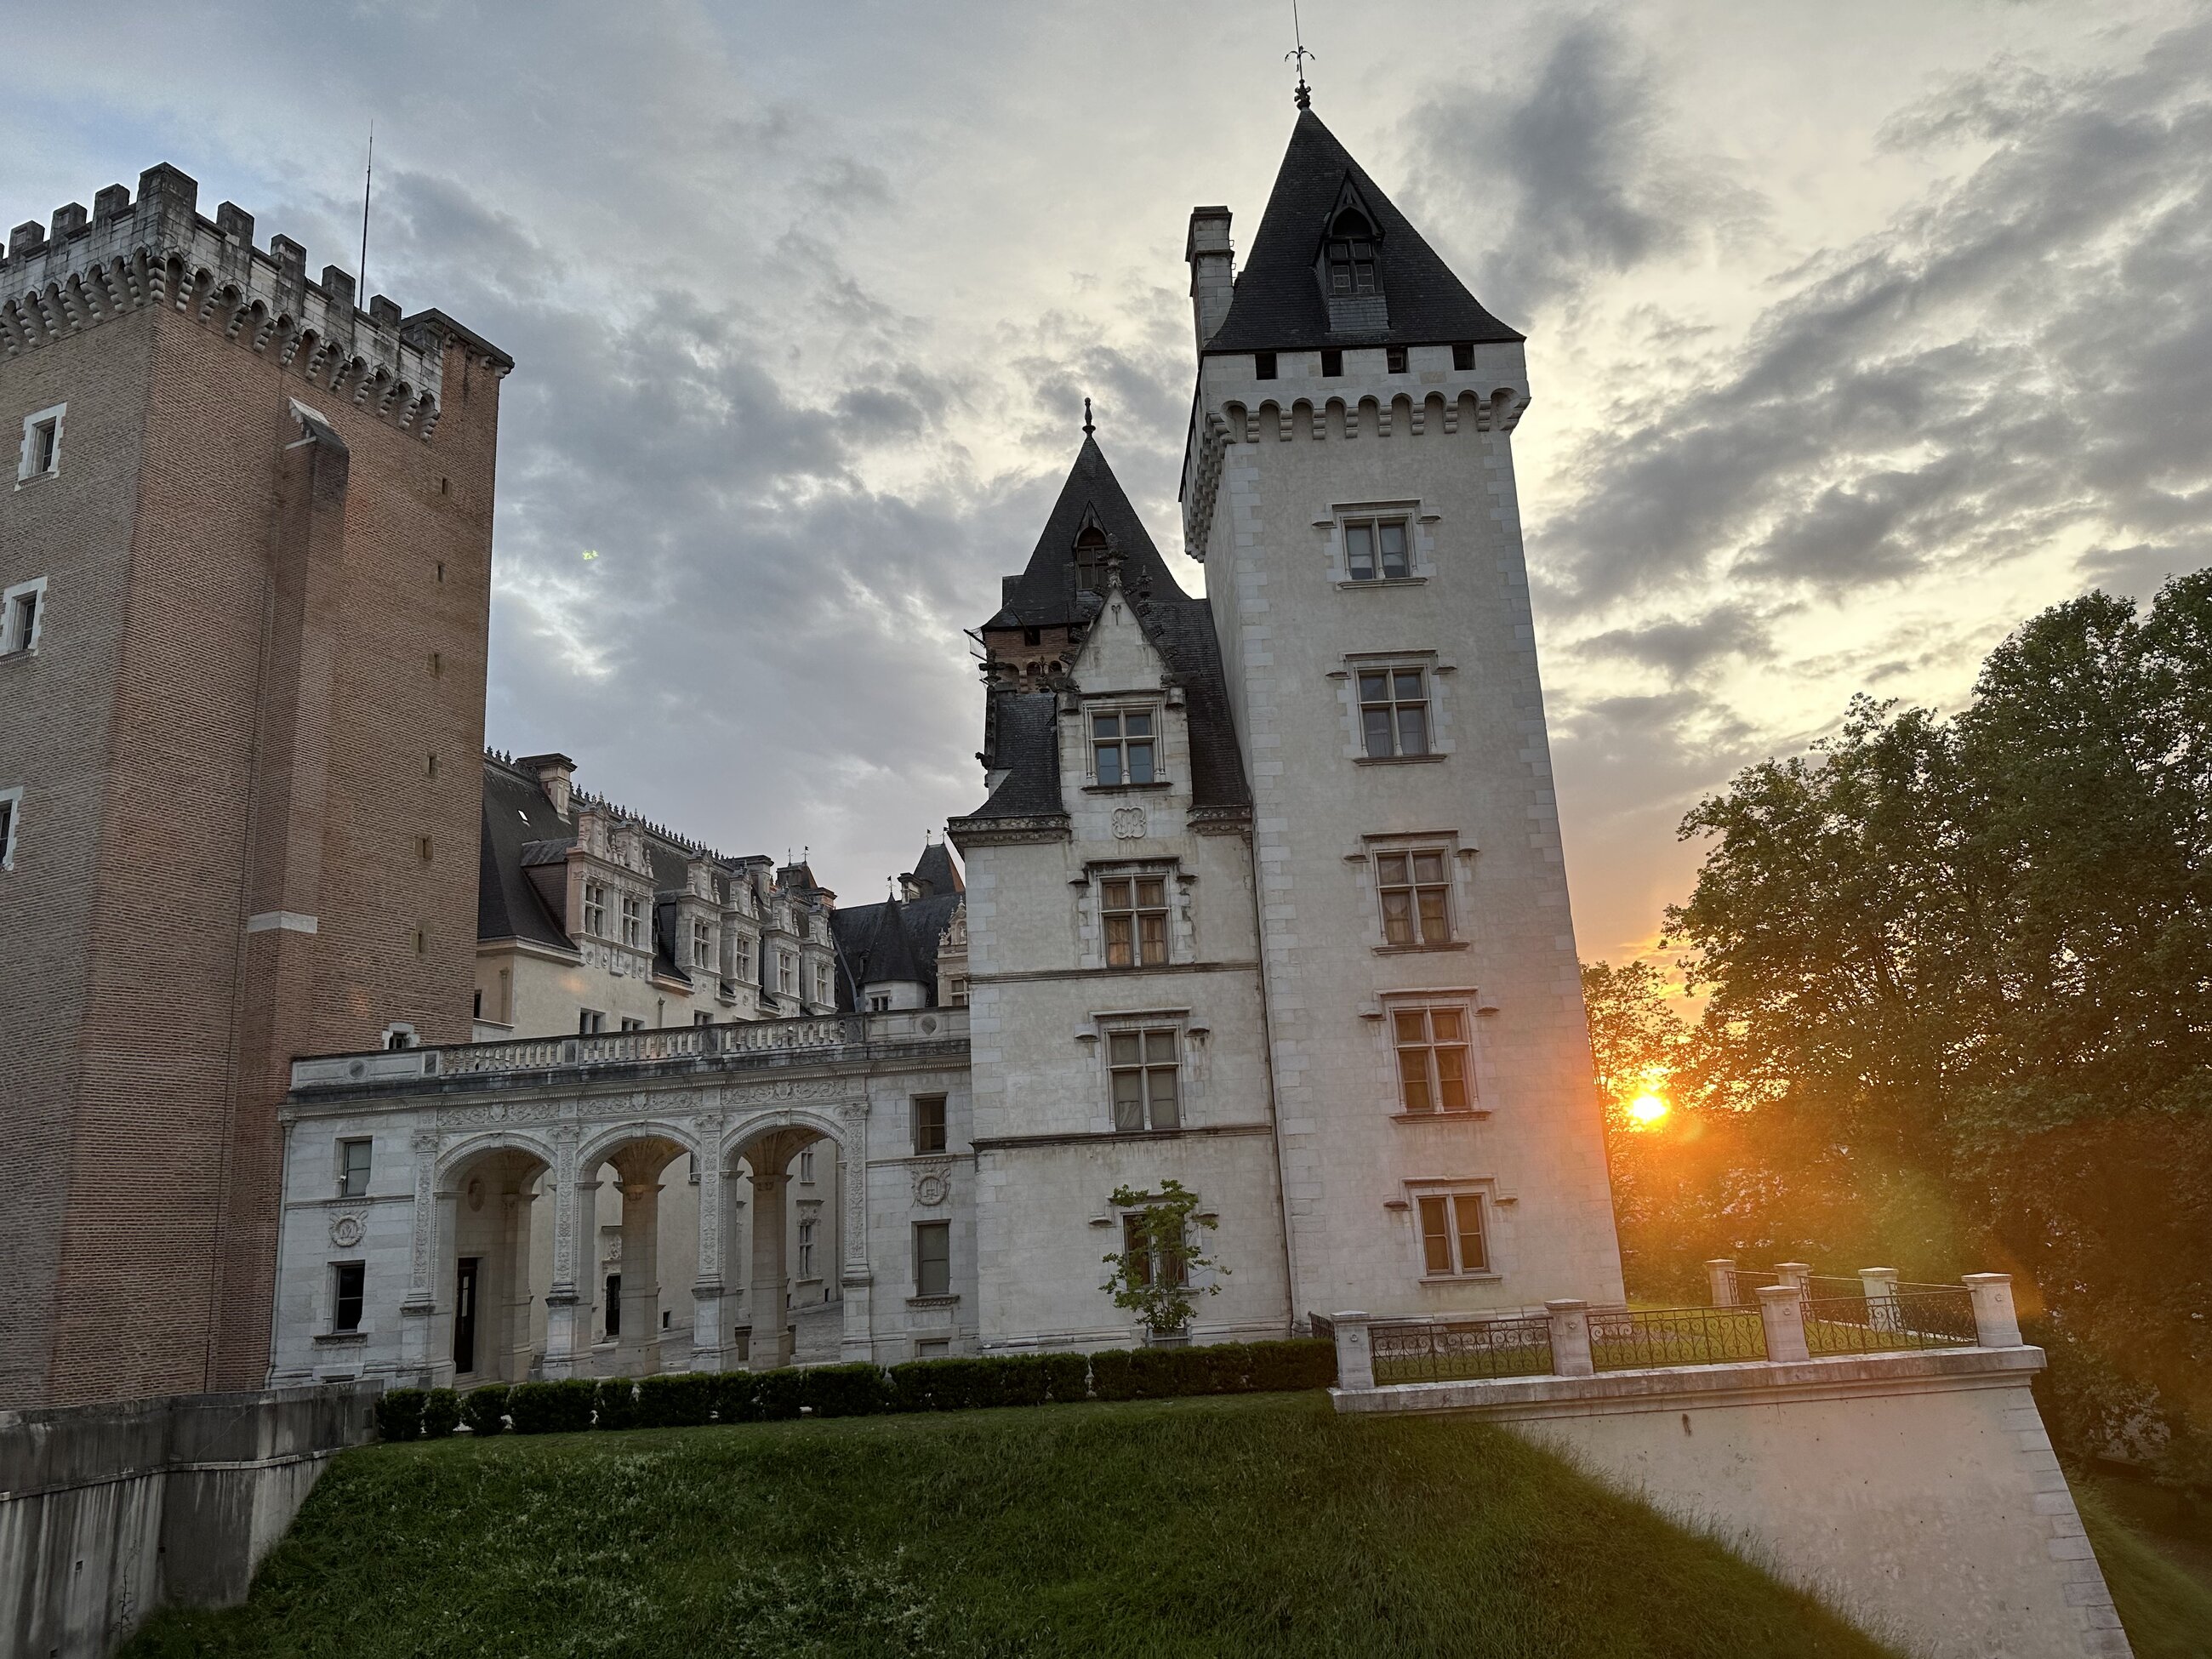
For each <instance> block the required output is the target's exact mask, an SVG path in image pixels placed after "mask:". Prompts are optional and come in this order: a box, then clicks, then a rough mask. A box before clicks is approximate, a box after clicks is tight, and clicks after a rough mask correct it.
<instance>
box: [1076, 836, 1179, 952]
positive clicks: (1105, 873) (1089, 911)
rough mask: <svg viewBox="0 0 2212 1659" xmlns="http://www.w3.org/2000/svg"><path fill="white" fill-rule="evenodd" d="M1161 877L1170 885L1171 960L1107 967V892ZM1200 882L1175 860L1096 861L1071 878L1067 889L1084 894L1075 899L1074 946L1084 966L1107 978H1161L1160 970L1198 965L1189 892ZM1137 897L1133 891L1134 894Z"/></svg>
mask: <svg viewBox="0 0 2212 1659" xmlns="http://www.w3.org/2000/svg"><path fill="white" fill-rule="evenodd" d="M1153 877H1158V878H1161V879H1162V880H1163V881H1164V882H1165V884H1166V885H1167V901H1168V907H1167V908H1168V928H1167V946H1168V955H1167V960H1166V961H1165V962H1161V963H1131V964H1130V965H1128V966H1127V967H1126V968H1109V967H1108V966H1107V965H1106V892H1105V884H1106V883H1108V882H1109V881H1123V880H1127V881H1131V882H1134V881H1136V880H1138V879H1139V878H1144V879H1150V878H1153ZM1197 880H1198V877H1197V874H1196V872H1193V871H1189V870H1186V869H1184V868H1183V866H1182V860H1181V859H1177V858H1138V859H1097V860H1091V861H1090V862H1088V863H1086V864H1085V866H1083V873H1082V874H1081V875H1079V876H1076V877H1073V878H1070V880H1069V882H1068V885H1069V886H1071V887H1076V888H1079V889H1081V893H1080V896H1079V898H1078V900H1077V915H1076V926H1075V933H1076V947H1077V950H1078V951H1079V952H1080V954H1081V957H1082V965H1083V966H1084V967H1085V968H1088V969H1097V970H1098V971H1099V972H1101V973H1109V974H1115V975H1121V974H1148V973H1158V972H1159V971H1160V970H1161V969H1166V968H1176V967H1183V966H1187V965H1188V964H1189V963H1193V962H1195V961H1197V960H1198V924H1197V921H1196V919H1195V917H1194V915H1193V906H1192V904H1191V901H1190V890H1191V887H1192V885H1193V884H1194V883H1195V882H1196V881H1197ZM1131 896H1134V894H1133V893H1132V895H1131Z"/></svg>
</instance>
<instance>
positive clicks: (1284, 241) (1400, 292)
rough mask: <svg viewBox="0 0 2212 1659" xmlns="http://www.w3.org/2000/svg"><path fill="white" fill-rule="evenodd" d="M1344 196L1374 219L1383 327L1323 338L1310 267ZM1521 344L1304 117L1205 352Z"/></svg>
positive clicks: (1323, 305)
mask: <svg viewBox="0 0 2212 1659" xmlns="http://www.w3.org/2000/svg"><path fill="white" fill-rule="evenodd" d="M1347 189H1349V191H1350V192H1351V194H1352V197H1355V198H1356V199H1357V201H1358V204H1359V205H1360V207H1361V208H1362V209H1363V210H1364V211H1365V212H1366V214H1367V216H1369V217H1370V219H1372V220H1373V221H1374V224H1375V230H1376V242H1375V249H1376V269H1377V272H1378V277H1379V281H1380V283H1381V287H1382V292H1383V299H1384V301H1386V302H1387V304H1388V307H1389V325H1388V326H1387V327H1383V328H1372V329H1366V330H1360V331H1352V330H1346V331H1339V332H1335V333H1332V332H1331V331H1330V330H1329V319H1328V303H1327V301H1325V299H1324V298H1323V297H1322V286H1321V282H1320V280H1319V278H1318V277H1317V276H1316V270H1315V267H1316V260H1317V259H1318V258H1319V257H1320V254H1321V252H1322V240H1323V239H1324V238H1325V237H1326V236H1327V234H1328V227H1329V224H1330V222H1331V221H1332V220H1333V219H1334V216H1335V214H1336V210H1337V209H1338V208H1339V206H1340V204H1342V202H1343V201H1344V199H1345V197H1346V191H1347ZM1520 338H1522V336H1521V335H1520V334H1519V333H1517V332H1516V331H1514V330H1512V329H1510V328H1508V327H1507V326H1506V325H1504V323H1501V322H1499V321H1498V319H1497V318H1495V317H1493V316H1492V315H1491V314H1490V313H1488V312H1487V311H1486V310H1484V309H1483V307H1482V305H1481V303H1480V301H1478V300H1476V298H1475V297H1474V295H1472V294H1470V293H1468V291H1467V287H1466V285H1465V284H1464V283H1462V282H1461V281H1460V279H1459V278H1458V277H1456V276H1454V275H1452V271H1451V267H1450V266H1449V265H1447V264H1444V262H1443V259H1442V258H1440V257H1439V256H1438V255H1437V251H1436V250H1435V249H1434V248H1432V247H1431V246H1429V245H1428V243H1427V242H1426V241H1425V240H1423V239H1422V236H1421V233H1420V232H1419V231H1418V230H1415V229H1414V228H1413V224H1412V222H1410V221H1408V220H1407V217H1406V216H1405V215H1404V214H1402V213H1401V212H1400V211H1399V210H1398V208H1397V205H1396V204H1395V203H1394V202H1392V201H1391V200H1390V198H1389V197H1388V196H1386V195H1384V194H1383V191H1382V189H1381V188H1380V187H1379V186H1378V185H1376V183H1375V181H1374V180H1373V179H1370V178H1369V177H1368V176H1367V173H1366V172H1365V170H1364V168H1362V167H1360V165H1359V163H1358V162H1357V161H1353V160H1352V155H1351V152H1350V151H1348V150H1346V149H1345V147H1344V146H1343V145H1342V144H1340V143H1338V142H1337V137H1336V135H1335V134H1334V133H1333V132H1331V131H1329V130H1328V128H1327V127H1326V126H1324V125H1322V119H1321V117H1319V116H1318V115H1316V114H1315V113H1314V112H1312V111H1311V110H1310V109H1302V110H1300V111H1299V112H1298V118H1297V125H1296V126H1294V127H1293V128H1292V129H1291V143H1290V148H1289V149H1286V150H1285V151H1284V152H1283V165H1282V167H1281V168H1280V169H1279V171H1278V172H1277V173H1276V174H1275V188H1274V191H1273V194H1271V195H1270V196H1269V197H1267V211H1266V212H1265V213H1264V214H1262V215H1261V219H1260V230H1259V234H1257V235H1256V236H1255V237H1254V238H1253V239H1252V252H1251V254H1250V256H1249V258H1247V259H1246V260H1245V262H1244V269H1243V270H1242V271H1240V272H1238V273H1237V286H1236V291H1235V294H1234V295H1233V296H1232V297H1231V301H1230V304H1229V314H1228V316H1226V317H1225V318H1224V319H1222V323H1221V326H1220V327H1219V328H1218V329H1217V330H1215V331H1214V334H1213V337H1212V339H1211V340H1208V341H1207V342H1206V345H1205V348H1204V349H1205V350H1206V351H1207V352H1208V353H1214V352H1225V351H1301V350H1304V351H1311V350H1316V349H1320V348H1322V347H1323V346H1347V345H1436V344H1443V343H1452V342H1460V341H1468V342H1476V341H1511V340H1518V339H1520Z"/></svg>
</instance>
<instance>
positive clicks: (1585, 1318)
mask: <svg viewBox="0 0 2212 1659" xmlns="http://www.w3.org/2000/svg"><path fill="white" fill-rule="evenodd" d="M1544 1311H1545V1312H1546V1313H1547V1314H1548V1315H1549V1316H1551V1321H1552V1374H1553V1376H1595V1375H1596V1374H1597V1365H1596V1364H1595V1361H1594V1360H1593V1359H1592V1358H1591V1357H1590V1336H1589V1303H1587V1302H1578V1301H1575V1300H1573V1299H1571V1298H1567V1299H1563V1300H1560V1301H1558V1302H1547V1303H1546V1304H1544Z"/></svg>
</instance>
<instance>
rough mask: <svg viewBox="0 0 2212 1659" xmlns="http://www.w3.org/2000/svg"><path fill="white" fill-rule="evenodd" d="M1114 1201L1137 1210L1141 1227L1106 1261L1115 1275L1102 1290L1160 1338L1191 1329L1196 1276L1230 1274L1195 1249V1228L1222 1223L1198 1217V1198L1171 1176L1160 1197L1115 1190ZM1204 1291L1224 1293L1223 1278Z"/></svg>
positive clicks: (1124, 1207)
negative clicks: (1193, 1280)
mask: <svg viewBox="0 0 2212 1659" xmlns="http://www.w3.org/2000/svg"><path fill="white" fill-rule="evenodd" d="M1111 1201H1112V1202H1113V1203H1114V1204H1115V1205H1116V1206H1119V1207H1120V1208H1122V1209H1126V1210H1134V1211H1135V1212H1136V1215H1135V1220H1136V1225H1135V1226H1134V1227H1133V1228H1132V1229H1131V1230H1130V1231H1131V1233H1132V1234H1133V1237H1131V1238H1130V1240H1129V1242H1128V1244H1127V1248H1125V1249H1121V1250H1118V1251H1116V1252H1115V1253H1114V1254H1113V1255H1109V1256H1107V1257H1106V1258H1105V1262H1106V1265H1107V1267H1109V1268H1111V1269H1112V1271H1111V1272H1110V1273H1108V1274H1107V1276H1106V1282H1105V1283H1104V1284H1103V1285H1100V1286H1099V1289H1101V1290H1103V1291H1107V1292H1108V1293H1109V1294H1110V1295H1111V1296H1112V1297H1113V1298H1114V1305H1115V1307H1117V1308H1127V1309H1129V1310H1132V1311H1133V1312H1134V1313H1135V1314H1136V1315H1137V1316H1138V1317H1139V1319H1141V1320H1142V1321H1143V1322H1144V1324H1145V1328H1146V1330H1148V1331H1151V1332H1152V1333H1153V1334H1155V1335H1158V1334H1170V1333H1174V1332H1179V1331H1185V1330H1188V1329H1189V1328H1190V1316H1191V1314H1192V1313H1193V1312H1194V1310H1195V1309H1196V1306H1197V1297H1198V1295H1199V1290H1198V1289H1197V1288H1194V1286H1193V1285H1192V1284H1191V1282H1190V1280H1191V1275H1192V1274H1193V1273H1199V1272H1203V1271H1205V1270H1206V1269H1209V1268H1211V1269H1212V1270H1213V1271H1214V1272H1215V1273H1219V1274H1225V1273H1228V1271H1229V1269H1228V1268H1226V1267H1221V1266H1220V1264H1219V1263H1218V1262H1216V1261H1214V1260H1213V1258H1212V1257H1211V1256H1208V1255H1200V1253H1199V1252H1198V1251H1197V1250H1196V1249H1194V1247H1193V1244H1192V1239H1191V1227H1192V1225H1193V1224H1194V1223H1195V1224H1196V1225H1199V1226H1200V1227H1203V1228H1206V1229H1207V1230H1208V1231H1212V1229H1214V1228H1216V1227H1218V1226H1219V1225H1221V1223H1220V1222H1219V1221H1218V1219H1217V1218H1214V1217H1212V1216H1210V1215H1200V1214H1199V1213H1198V1194H1196V1193H1194V1192H1192V1191H1191V1190H1190V1189H1189V1188H1187V1187H1185V1186H1184V1185H1183V1184H1182V1182H1180V1181H1176V1180H1175V1179H1173V1178H1172V1177H1170V1179H1168V1180H1165V1181H1163V1182H1160V1186H1159V1190H1158V1192H1152V1193H1142V1192H1139V1191H1137V1190H1136V1189H1135V1188H1133V1187H1128V1186H1121V1187H1116V1188H1115V1189H1114V1195H1113V1199H1112V1200H1111ZM1203 1290H1204V1293H1205V1294H1206V1295H1207V1296H1218V1295H1220V1294H1221V1285H1220V1284H1219V1282H1218V1279H1212V1280H1209V1281H1208V1282H1207V1283H1206V1285H1204V1287H1203Z"/></svg>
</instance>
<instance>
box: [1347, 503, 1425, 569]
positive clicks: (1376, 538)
mask: <svg viewBox="0 0 2212 1659" xmlns="http://www.w3.org/2000/svg"><path fill="white" fill-rule="evenodd" d="M1406 537H1407V531H1406V520H1403V519H1347V520H1345V525H1344V568H1345V574H1346V575H1348V576H1350V577H1351V578H1352V580H1354V581H1356V582H1371V581H1375V580H1378V579H1380V580H1385V581H1396V580H1402V579H1403V578H1405V577H1407V576H1410V575H1412V574H1413V565H1412V563H1411V562H1409V560H1408V559H1407V553H1406V548H1407V539H1406Z"/></svg>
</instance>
